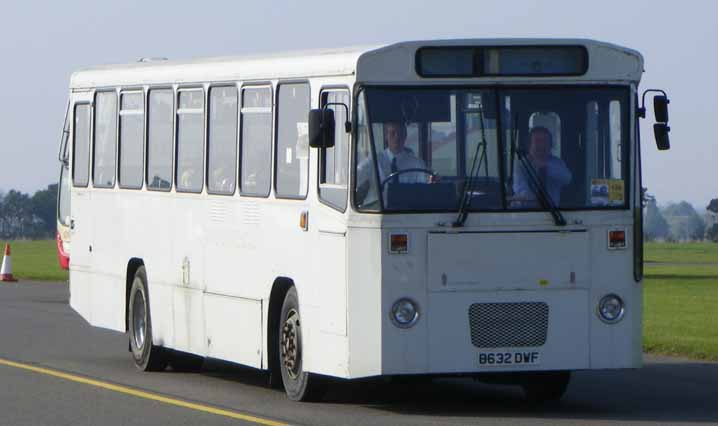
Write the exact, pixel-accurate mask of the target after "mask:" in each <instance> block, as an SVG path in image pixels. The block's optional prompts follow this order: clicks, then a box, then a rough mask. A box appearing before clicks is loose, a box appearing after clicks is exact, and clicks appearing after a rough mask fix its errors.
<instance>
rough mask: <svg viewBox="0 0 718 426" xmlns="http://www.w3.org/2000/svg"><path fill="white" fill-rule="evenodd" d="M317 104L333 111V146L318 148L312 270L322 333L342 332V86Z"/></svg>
mask: <svg viewBox="0 0 718 426" xmlns="http://www.w3.org/2000/svg"><path fill="white" fill-rule="evenodd" d="M320 102H321V106H322V107H324V106H326V107H327V109H331V110H333V111H334V116H335V122H336V126H335V133H334V146H333V147H331V148H321V149H319V170H318V171H319V200H320V203H319V204H317V208H316V209H315V211H312V212H311V214H310V217H311V218H312V220H314V219H316V222H315V225H316V226H315V227H313V228H314V229H317V231H318V232H317V233H318V235H317V240H316V241H317V243H318V244H317V246H316V247H317V250H318V253H317V255H315V256H312V259H315V260H314V262H317V264H315V265H314V271H317V272H318V273H321V274H322V279H320V280H317V281H316V282H317V286H318V288H317V291H318V295H317V296H318V298H317V300H320V305H321V312H322V321H321V328H322V331H323V332H327V333H332V334H338V335H346V295H347V283H346V232H347V227H346V221H345V216H344V212H345V211H346V208H347V194H348V193H347V187H348V182H349V133H347V132H346V129H345V127H344V123H345V122H346V121H347V117H348V115H347V113H348V112H349V111H348V110H349V108H348V106H349V102H350V96H349V91H348V90H346V89H327V90H323V91H322V92H321V94H320Z"/></svg>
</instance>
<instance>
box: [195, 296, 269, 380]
mask: <svg viewBox="0 0 718 426" xmlns="http://www.w3.org/2000/svg"><path fill="white" fill-rule="evenodd" d="M204 303H205V312H206V313H207V345H208V348H207V356H210V357H212V358H218V359H224V360H227V361H232V362H237V363H240V364H244V365H249V366H251V367H256V368H260V367H261V366H262V302H261V301H260V300H250V299H242V298H238V297H226V296H218V295H214V294H205V298H204Z"/></svg>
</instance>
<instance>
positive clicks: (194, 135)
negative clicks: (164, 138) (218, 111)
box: [175, 89, 204, 192]
mask: <svg viewBox="0 0 718 426" xmlns="http://www.w3.org/2000/svg"><path fill="white" fill-rule="evenodd" d="M203 171H204V91H203V90H202V89H184V90H180V91H179V100H178V108H177V174H176V176H175V179H177V191H181V192H202V185H203V181H204V179H203V175H204V173H203Z"/></svg>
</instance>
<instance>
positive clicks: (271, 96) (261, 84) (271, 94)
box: [237, 81, 276, 198]
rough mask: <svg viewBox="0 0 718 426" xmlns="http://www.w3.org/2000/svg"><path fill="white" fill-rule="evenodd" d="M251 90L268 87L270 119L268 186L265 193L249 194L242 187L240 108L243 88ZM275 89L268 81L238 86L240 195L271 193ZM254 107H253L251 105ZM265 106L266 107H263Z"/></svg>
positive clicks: (238, 191)
mask: <svg viewBox="0 0 718 426" xmlns="http://www.w3.org/2000/svg"><path fill="white" fill-rule="evenodd" d="M245 89H247V90H251V89H269V101H270V106H269V120H270V126H269V169H270V170H269V187H268V188H267V193H266V194H251V193H247V192H245V191H244V190H243V189H242V159H243V150H242V149H243V147H244V138H243V137H242V129H243V128H244V119H243V118H242V109H244V96H243V95H244V90H245ZM275 93H276V90H275V88H274V85H273V84H272V82H270V81H257V82H251V83H247V84H241V85H240V87H239V105H238V109H237V111H238V113H239V127H238V132H237V137H238V138H239V147H238V148H239V149H238V152H237V155H238V159H237V193H239V195H240V196H242V197H251V198H269V195H270V194H271V193H272V188H273V182H272V180H273V179H274V160H273V158H274V126H275V123H274V122H275V116H274V112H275V110H276V108H275V103H274V102H275V100H274V96H275ZM252 108H254V107H252ZM265 108H266V107H265Z"/></svg>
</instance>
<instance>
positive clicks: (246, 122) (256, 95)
mask: <svg viewBox="0 0 718 426" xmlns="http://www.w3.org/2000/svg"><path fill="white" fill-rule="evenodd" d="M240 113H241V115H242V119H241V122H240V125H241V126H242V129H241V155H242V160H241V177H240V181H239V185H240V186H239V191H240V194H242V195H249V196H259V197H266V196H268V195H269V188H270V179H271V178H270V176H271V172H270V170H271V169H272V156H271V155H272V88H271V87H252V88H243V89H242V109H241V111H240Z"/></svg>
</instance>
